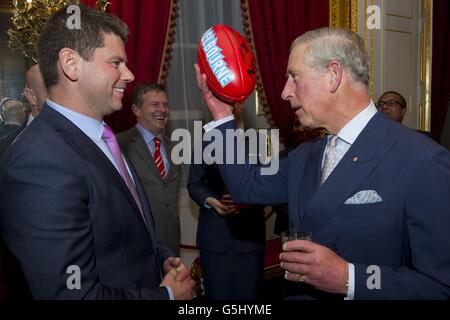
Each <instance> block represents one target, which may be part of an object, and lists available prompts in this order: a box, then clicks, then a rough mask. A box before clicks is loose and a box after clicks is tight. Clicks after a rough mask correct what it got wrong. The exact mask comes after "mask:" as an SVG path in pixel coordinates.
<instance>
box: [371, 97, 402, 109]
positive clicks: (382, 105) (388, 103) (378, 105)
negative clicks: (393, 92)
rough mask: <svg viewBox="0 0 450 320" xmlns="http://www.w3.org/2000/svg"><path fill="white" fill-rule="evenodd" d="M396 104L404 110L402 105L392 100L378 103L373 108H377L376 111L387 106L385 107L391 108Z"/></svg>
mask: <svg viewBox="0 0 450 320" xmlns="http://www.w3.org/2000/svg"><path fill="white" fill-rule="evenodd" d="M396 104H397V105H399V106H400V107H402V108H404V106H403V104H402V103H401V102H400V101H397V100H394V99H392V100H387V101H378V102H377V103H376V104H375V106H376V107H377V109H382V108H383V107H384V106H387V107H389V108H390V107H392V106H395V105H396Z"/></svg>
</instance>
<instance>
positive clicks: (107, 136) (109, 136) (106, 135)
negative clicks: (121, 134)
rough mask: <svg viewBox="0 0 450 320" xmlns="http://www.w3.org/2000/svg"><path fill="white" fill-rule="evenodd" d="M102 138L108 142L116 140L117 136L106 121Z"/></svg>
mask: <svg viewBox="0 0 450 320" xmlns="http://www.w3.org/2000/svg"><path fill="white" fill-rule="evenodd" d="M102 139H103V140H104V141H107V142H108V141H113V140H116V136H115V134H114V132H113V131H112V129H111V128H110V127H109V126H108V125H107V124H106V123H105V124H104V126H103V133H102Z"/></svg>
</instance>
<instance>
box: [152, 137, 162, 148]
mask: <svg viewBox="0 0 450 320" xmlns="http://www.w3.org/2000/svg"><path fill="white" fill-rule="evenodd" d="M153 141H155V147H159V145H160V144H161V139H160V138H159V137H154V138H153Z"/></svg>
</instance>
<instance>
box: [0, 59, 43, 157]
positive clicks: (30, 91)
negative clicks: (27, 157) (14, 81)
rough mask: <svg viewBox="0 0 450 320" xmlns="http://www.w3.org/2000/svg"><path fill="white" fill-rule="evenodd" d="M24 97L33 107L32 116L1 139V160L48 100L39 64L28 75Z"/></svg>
mask: <svg viewBox="0 0 450 320" xmlns="http://www.w3.org/2000/svg"><path fill="white" fill-rule="evenodd" d="M23 95H24V96H25V98H26V99H27V101H28V102H29V103H30V105H31V114H30V115H29V117H28V119H25V123H23V125H22V126H20V127H19V128H18V129H17V130H15V131H14V132H12V133H10V134H8V135H6V136H4V137H2V138H1V139H0V159H1V158H2V156H3V154H4V153H5V151H6V149H7V148H8V147H9V145H10V144H11V143H13V141H14V140H15V139H16V137H17V136H18V135H19V134H20V133H21V132H22V131H23V129H25V128H26V127H27V126H28V125H29V124H30V123H31V121H33V119H34V118H36V117H37V115H38V114H39V112H40V111H41V109H42V105H43V104H44V102H45V101H46V100H47V97H48V92H47V89H46V88H45V84H44V79H42V75H41V71H40V70H39V65H38V64H35V65H34V66H32V67H31V68H30V69H28V71H27V73H26V78H25V88H24V89H23Z"/></svg>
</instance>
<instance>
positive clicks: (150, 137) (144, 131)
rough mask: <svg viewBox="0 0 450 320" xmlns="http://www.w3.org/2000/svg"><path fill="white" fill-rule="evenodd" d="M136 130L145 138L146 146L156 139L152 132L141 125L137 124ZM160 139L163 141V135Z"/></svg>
mask: <svg viewBox="0 0 450 320" xmlns="http://www.w3.org/2000/svg"><path fill="white" fill-rule="evenodd" d="M136 129H137V130H138V131H139V133H140V134H141V135H142V137H143V138H144V141H145V143H146V144H149V143H150V142H152V141H153V139H154V138H155V135H154V134H153V133H151V132H150V131H148V130H147V129H145V128H144V127H143V126H141V125H140V124H139V123H136ZM158 137H159V138H160V139H161V140H162V137H161V135H158Z"/></svg>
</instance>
